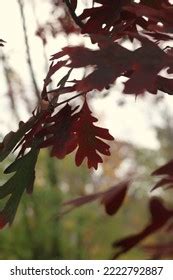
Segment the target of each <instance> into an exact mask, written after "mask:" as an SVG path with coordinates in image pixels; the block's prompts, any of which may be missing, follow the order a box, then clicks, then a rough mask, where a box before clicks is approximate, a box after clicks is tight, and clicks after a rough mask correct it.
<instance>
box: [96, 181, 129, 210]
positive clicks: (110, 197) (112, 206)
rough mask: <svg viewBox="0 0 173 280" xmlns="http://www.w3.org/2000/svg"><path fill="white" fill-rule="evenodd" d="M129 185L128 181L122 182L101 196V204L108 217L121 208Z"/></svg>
mask: <svg viewBox="0 0 173 280" xmlns="http://www.w3.org/2000/svg"><path fill="white" fill-rule="evenodd" d="M129 183H130V182H129V181H126V182H122V183H120V184H118V185H116V186H114V187H112V188H111V189H110V190H109V191H107V192H106V193H105V194H104V195H103V197H102V199H101V203H102V204H104V206H105V210H106V213H107V214H108V215H114V214H115V213H116V212H117V211H118V210H119V208H120V207H121V205H122V203H123V201H124V198H125V196H126V193H127V190H128V187H129Z"/></svg>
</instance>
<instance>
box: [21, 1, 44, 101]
mask: <svg viewBox="0 0 173 280" xmlns="http://www.w3.org/2000/svg"><path fill="white" fill-rule="evenodd" d="M18 3H19V7H20V13H21V18H22V27H23V33H24V38H25V46H26V54H27V62H28V66H29V71H30V74H31V79H32V82H33V86H34V89H35V94H36V96H37V99H38V100H40V94H39V89H38V86H37V82H36V79H35V74H34V70H33V66H32V61H31V53H30V47H29V41H28V35H27V28H26V20H25V14H24V4H23V0H18Z"/></svg>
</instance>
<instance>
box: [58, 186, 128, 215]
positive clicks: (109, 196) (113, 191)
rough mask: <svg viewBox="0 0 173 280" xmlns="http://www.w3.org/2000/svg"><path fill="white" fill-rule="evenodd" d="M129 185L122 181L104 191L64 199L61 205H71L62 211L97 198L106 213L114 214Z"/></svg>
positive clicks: (121, 202)
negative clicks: (67, 199)
mask: <svg viewBox="0 0 173 280" xmlns="http://www.w3.org/2000/svg"><path fill="white" fill-rule="evenodd" d="M129 185H130V181H123V182H121V183H118V184H116V185H115V186H113V187H112V188H110V189H108V190H106V191H104V192H98V193H94V194H90V195H85V196H82V197H79V198H75V199H72V200H69V201H66V202H64V203H63V206H65V207H69V206H71V208H69V209H68V210H65V211H63V214H64V213H67V212H69V211H71V210H72V209H74V208H76V207H80V206H82V205H85V204H87V203H90V202H93V201H95V200H97V199H100V203H101V204H103V205H104V207H105V211H106V213H107V214H108V215H114V214H116V213H117V212H118V210H119V209H120V207H121V206H122V204H123V201H124V199H125V196H126V194H127V191H128V188H129Z"/></svg>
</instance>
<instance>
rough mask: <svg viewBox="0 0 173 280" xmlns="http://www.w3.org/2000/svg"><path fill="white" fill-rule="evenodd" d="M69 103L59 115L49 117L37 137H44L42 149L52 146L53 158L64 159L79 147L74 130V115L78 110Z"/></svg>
mask: <svg viewBox="0 0 173 280" xmlns="http://www.w3.org/2000/svg"><path fill="white" fill-rule="evenodd" d="M77 108H78V106H77V107H75V108H74V109H72V108H71V106H70V105H69V104H68V103H67V104H66V105H65V106H64V107H63V108H62V109H61V110H60V111H59V112H58V113H56V114H55V115H53V116H51V117H49V118H48V119H47V121H46V126H45V127H44V128H42V129H41V130H40V132H39V133H38V134H37V137H38V136H39V137H44V141H43V142H42V143H41V144H40V145H39V147H40V148H45V147H49V146H52V148H51V153H50V155H51V156H55V157H57V158H60V159H62V158H64V157H65V156H66V155H67V154H69V153H71V152H72V151H73V150H74V149H75V148H76V146H77V141H76V135H75V133H74V130H73V123H74V121H76V116H75V115H73V113H74V112H75V111H76V110H77Z"/></svg>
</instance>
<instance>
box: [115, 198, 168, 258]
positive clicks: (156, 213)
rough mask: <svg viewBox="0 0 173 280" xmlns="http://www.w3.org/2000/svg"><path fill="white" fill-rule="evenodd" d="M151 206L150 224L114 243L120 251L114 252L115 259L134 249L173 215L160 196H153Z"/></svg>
mask: <svg viewBox="0 0 173 280" xmlns="http://www.w3.org/2000/svg"><path fill="white" fill-rule="evenodd" d="M149 207H150V214H151V219H150V222H149V224H148V225H147V226H146V227H145V228H144V229H143V230H142V231H141V232H139V233H138V234H134V235H131V236H129V237H126V238H123V239H121V240H119V241H115V242H114V243H113V247H114V248H115V249H118V252H116V253H115V254H114V258H115V259H116V258H118V257H119V256H120V255H121V254H123V253H125V252H127V251H129V250H130V249H132V248H133V247H134V246H136V245H137V244H138V243H139V242H141V241H142V240H143V239H144V238H146V237H147V236H148V235H150V234H152V233H154V232H156V231H157V230H159V229H160V228H162V227H163V226H164V225H165V224H166V223H167V221H168V220H169V219H170V218H172V217H173V210H169V209H167V208H166V207H165V206H164V205H163V202H162V200H161V199H159V198H156V197H152V198H151V199H150V204H149Z"/></svg>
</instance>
